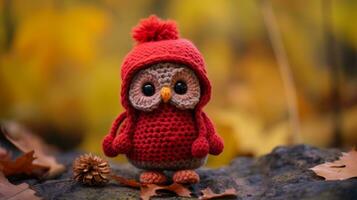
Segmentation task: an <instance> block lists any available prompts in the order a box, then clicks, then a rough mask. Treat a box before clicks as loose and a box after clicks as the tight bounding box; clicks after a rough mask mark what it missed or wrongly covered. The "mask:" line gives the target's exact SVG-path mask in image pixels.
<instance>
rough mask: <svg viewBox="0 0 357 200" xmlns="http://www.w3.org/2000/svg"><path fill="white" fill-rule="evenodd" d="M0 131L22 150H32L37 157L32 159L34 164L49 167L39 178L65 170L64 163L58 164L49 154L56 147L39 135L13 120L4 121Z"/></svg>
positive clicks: (54, 150)
mask: <svg viewBox="0 0 357 200" xmlns="http://www.w3.org/2000/svg"><path fill="white" fill-rule="evenodd" d="M1 132H2V133H3V134H4V136H5V137H6V139H7V140H9V141H10V142H11V143H12V144H14V145H15V146H16V147H17V148H18V149H19V150H21V151H22V152H30V151H34V152H35V155H34V156H35V157H36V158H37V159H36V160H34V161H33V163H34V164H38V165H41V166H48V167H49V170H48V171H47V173H46V174H44V175H43V176H42V177H41V178H52V177H55V176H57V175H59V174H61V173H62V172H63V171H64V170H65V167H64V165H62V164H59V163H58V162H57V161H56V159H55V157H54V156H52V155H51V154H53V153H55V152H56V149H55V148H54V147H52V146H50V145H48V144H46V143H45V142H43V140H42V139H41V138H40V137H38V136H36V135H34V134H32V133H31V132H30V131H28V130H26V129H25V128H23V127H22V126H21V125H19V124H17V123H15V122H7V123H4V124H3V125H2V130H1Z"/></svg>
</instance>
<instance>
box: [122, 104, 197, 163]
mask: <svg viewBox="0 0 357 200" xmlns="http://www.w3.org/2000/svg"><path fill="white" fill-rule="evenodd" d="M196 137H197V130H196V127H195V121H194V118H193V112H192V110H179V109H177V108H176V107H174V106H172V105H169V104H161V106H160V107H159V108H158V109H156V110H155V111H153V112H141V113H140V114H139V117H138V119H137V122H136V126H135V130H134V132H133V138H132V144H133V149H132V151H131V152H130V153H129V154H128V158H129V159H131V160H134V161H150V162H156V163H157V164H158V165H160V162H168V161H178V160H188V159H191V158H192V154H191V148H190V147H191V146H192V143H193V141H194V140H195V139H196Z"/></svg>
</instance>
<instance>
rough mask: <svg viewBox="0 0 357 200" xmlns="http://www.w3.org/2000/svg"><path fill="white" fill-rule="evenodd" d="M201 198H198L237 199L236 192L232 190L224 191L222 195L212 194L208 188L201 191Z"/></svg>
mask: <svg viewBox="0 0 357 200" xmlns="http://www.w3.org/2000/svg"><path fill="white" fill-rule="evenodd" d="M201 192H202V196H200V197H199V199H200V200H209V199H216V198H222V197H237V191H236V190H235V189H234V188H230V189H226V190H225V191H224V192H222V193H218V194H217V193H214V192H213V191H212V190H211V189H210V188H206V189H204V190H201Z"/></svg>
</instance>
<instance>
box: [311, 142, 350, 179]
mask: <svg viewBox="0 0 357 200" xmlns="http://www.w3.org/2000/svg"><path fill="white" fill-rule="evenodd" d="M310 169H311V170H312V171H314V172H315V173H316V174H317V175H318V176H321V177H324V178H325V179H326V180H345V179H349V178H353V177H357V151H356V150H355V149H353V150H351V151H349V152H347V153H342V156H341V157H340V158H339V159H338V160H335V161H333V162H326V163H323V164H320V165H317V166H315V167H313V168H310Z"/></svg>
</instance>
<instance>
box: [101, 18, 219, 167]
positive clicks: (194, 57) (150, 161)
mask: <svg viewBox="0 0 357 200" xmlns="http://www.w3.org/2000/svg"><path fill="white" fill-rule="evenodd" d="M133 37H134V39H135V40H136V42H137V43H136V45H135V46H134V48H133V49H132V50H131V51H130V52H129V53H128V54H127V56H126V57H125V59H124V61H123V64H122V68H121V79H122V85H121V103H122V105H123V107H124V109H125V112H124V113H123V114H121V115H120V116H118V118H117V119H116V120H115V121H114V123H113V125H112V128H111V130H110V133H109V134H108V135H107V136H106V137H105V138H104V140H103V143H102V146H103V150H104V153H105V154H106V155H107V156H110V157H113V156H116V155H118V154H126V155H127V156H128V158H129V160H131V162H132V163H140V165H139V164H138V165H137V166H138V167H140V166H144V165H145V166H149V167H151V168H162V167H163V166H164V167H170V168H174V167H173V166H170V165H169V163H175V162H178V163H182V162H187V163H189V164H187V165H186V166H185V165H181V166H182V167H177V168H175V169H181V168H182V169H184V168H187V166H189V167H190V168H197V167H199V166H200V165H202V164H203V163H204V160H205V158H206V156H207V154H208V153H211V154H214V155H218V154H219V153H221V152H222V150H223V141H222V139H221V138H220V137H219V136H218V135H217V134H216V132H215V130H214V128H213V125H212V123H211V121H210V120H209V119H208V117H207V116H206V115H205V114H204V113H203V111H202V108H203V107H204V106H205V105H206V104H207V102H208V101H209V99H210V96H211V85H210V82H209V80H208V78H207V74H206V70H205V63H204V60H203V57H202V55H201V54H200V52H199V51H198V49H197V48H196V47H195V46H194V45H193V44H192V43H191V42H190V41H188V40H186V39H181V38H179V34H178V30H177V27H176V25H175V24H174V22H172V21H162V20H160V19H158V18H157V17H155V16H151V17H149V18H148V19H145V20H142V21H141V22H140V24H139V25H138V26H137V27H135V28H134V29H133ZM157 63H177V64H182V65H185V66H187V67H188V68H190V69H191V70H192V71H193V72H194V73H195V75H196V76H197V78H198V80H199V85H200V94H201V95H200V99H199V102H198V103H197V104H196V106H195V108H194V109H186V110H185V109H177V108H176V107H175V106H173V105H168V104H167V105H166V104H165V105H164V104H162V105H161V104H160V105H159V107H158V108H157V109H154V110H152V111H150V112H144V111H139V110H137V109H135V108H134V107H133V106H132V105H131V103H130V100H129V89H130V85H131V82H132V80H133V78H134V77H135V75H136V74H137V73H138V72H139V71H140V70H143V69H146V68H149V67H150V66H152V65H155V64H157ZM121 124H122V125H121ZM120 126H121V128H120V130H119V131H118V129H119V127H120ZM145 168H147V167H145Z"/></svg>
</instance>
